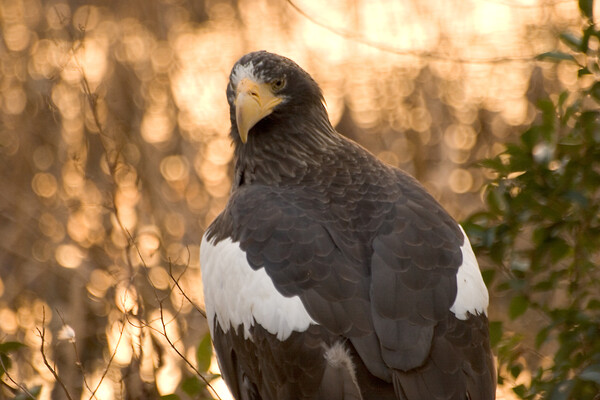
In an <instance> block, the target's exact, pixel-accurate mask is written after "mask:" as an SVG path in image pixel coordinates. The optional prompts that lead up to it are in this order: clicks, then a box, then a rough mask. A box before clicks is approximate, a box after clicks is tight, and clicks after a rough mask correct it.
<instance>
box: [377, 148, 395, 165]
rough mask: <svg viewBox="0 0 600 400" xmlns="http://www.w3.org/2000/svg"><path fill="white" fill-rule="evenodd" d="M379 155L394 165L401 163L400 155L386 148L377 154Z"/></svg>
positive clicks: (381, 158) (384, 160)
mask: <svg viewBox="0 0 600 400" xmlns="http://www.w3.org/2000/svg"><path fill="white" fill-rule="evenodd" d="M377 157H379V159H380V160H381V161H383V162H384V163H387V164H390V165H393V166H395V167H397V166H399V165H400V163H399V159H398V155H397V154H396V153H393V152H391V151H388V150H384V151H382V152H380V153H379V154H377Z"/></svg>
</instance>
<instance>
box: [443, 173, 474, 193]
mask: <svg viewBox="0 0 600 400" xmlns="http://www.w3.org/2000/svg"><path fill="white" fill-rule="evenodd" d="M448 184H449V185H450V189H451V190H452V191H453V192H455V193H466V192H468V191H469V190H471V188H472V187H473V176H472V175H471V172H469V171H467V170H466V169H463V168H456V169H454V170H453V171H452V172H451V173H450V178H449V181H448Z"/></svg>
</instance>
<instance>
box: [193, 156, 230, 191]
mask: <svg viewBox="0 0 600 400" xmlns="http://www.w3.org/2000/svg"><path fill="white" fill-rule="evenodd" d="M194 167H195V169H196V173H197V174H198V176H200V178H202V181H203V182H204V183H205V184H207V185H216V184H219V183H221V182H223V181H224V180H225V179H226V178H227V168H226V167H225V166H224V165H216V164H213V163H212V162H211V161H209V160H208V159H207V158H203V157H201V156H200V155H198V156H196V159H195V160H194Z"/></svg>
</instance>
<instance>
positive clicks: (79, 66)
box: [61, 36, 107, 92]
mask: <svg viewBox="0 0 600 400" xmlns="http://www.w3.org/2000/svg"><path fill="white" fill-rule="evenodd" d="M106 46H107V43H104V42H101V41H100V40H98V39H95V38H93V37H90V36H88V37H86V39H85V45H84V46H80V47H78V48H77V50H76V52H75V55H74V59H72V60H70V62H69V64H68V65H66V66H65V68H64V69H63V71H62V73H61V75H62V77H63V79H64V80H65V81H66V82H69V83H72V84H79V83H80V82H81V79H82V77H83V74H85V77H86V79H87V82H88V84H89V86H90V89H91V91H92V92H94V91H95V90H96V87H97V86H98V85H99V84H100V81H101V80H102V78H103V77H104V74H105V72H106V66H107V61H106V53H107V49H106Z"/></svg>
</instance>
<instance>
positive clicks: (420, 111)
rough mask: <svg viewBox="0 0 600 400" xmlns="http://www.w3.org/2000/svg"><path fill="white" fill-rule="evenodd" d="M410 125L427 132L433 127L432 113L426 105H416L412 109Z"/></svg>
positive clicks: (418, 130) (416, 129) (419, 130)
mask: <svg viewBox="0 0 600 400" xmlns="http://www.w3.org/2000/svg"><path fill="white" fill-rule="evenodd" d="M410 127H411V128H412V129H413V130H415V131H417V132H425V131H426V130H428V129H429V128H430V127H431V114H429V111H427V109H426V108H425V107H415V108H413V109H412V110H411V111H410Z"/></svg>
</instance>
